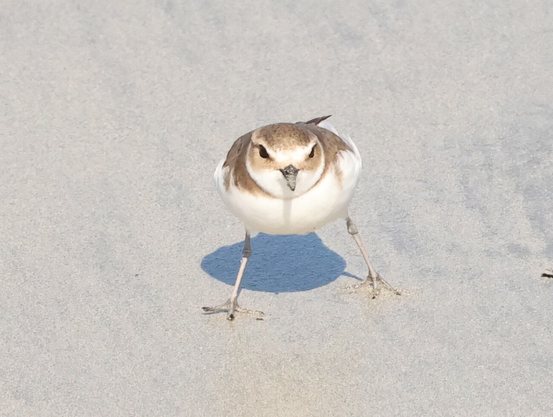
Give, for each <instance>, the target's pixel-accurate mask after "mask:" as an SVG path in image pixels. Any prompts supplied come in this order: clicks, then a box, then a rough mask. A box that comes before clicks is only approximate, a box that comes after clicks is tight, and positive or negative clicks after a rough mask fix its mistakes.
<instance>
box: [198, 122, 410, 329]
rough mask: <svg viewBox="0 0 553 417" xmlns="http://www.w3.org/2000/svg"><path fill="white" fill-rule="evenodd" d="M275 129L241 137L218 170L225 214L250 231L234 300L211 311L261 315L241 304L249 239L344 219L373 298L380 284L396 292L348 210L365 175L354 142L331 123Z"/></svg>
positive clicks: (301, 230)
mask: <svg viewBox="0 0 553 417" xmlns="http://www.w3.org/2000/svg"><path fill="white" fill-rule="evenodd" d="M329 117H330V116H324V117H318V118H316V119H312V120H309V121H308V122H298V123H277V124H272V125H268V126H264V127H261V128H259V129H256V130H254V131H252V132H249V133H246V134H245V135H244V136H242V137H240V138H238V139H237V140H236V142H234V144H233V145H232V147H231V148H230V150H229V152H228V154H227V157H226V159H224V160H222V161H221V162H220V163H219V165H218V166H217V169H216V170H215V183H216V185H217V190H218V191H219V195H220V196H221V199H222V200H223V202H224V203H225V205H226V206H227V208H228V209H229V210H230V211H231V212H232V213H234V215H235V216H236V217H238V218H239V219H240V220H242V222H243V223H244V225H245V226H246V238H245V242H244V249H243V251H242V262H241V264H240V268H239V270H238V275H237V277H236V283H235V285H234V290H233V292H232V295H231V298H230V299H228V300H227V301H226V302H225V303H224V304H222V305H220V306H217V307H203V310H204V311H206V312H211V313H214V312H221V311H226V312H227V318H228V319H229V320H233V319H234V316H235V313H257V314H263V313H262V312H260V311H256V310H247V309H243V308H241V307H240V306H239V305H238V294H239V289H240V282H241V280H242V276H243V274H244V270H245V269H246V264H247V263H248V259H249V257H250V256H251V254H252V250H251V244H250V237H251V235H252V234H257V233H258V232H263V233H267V234H271V235H287V234H307V233H310V232H313V231H315V230H317V229H319V228H321V227H322V226H324V225H325V224H327V223H329V222H332V221H334V220H336V219H339V218H343V219H345V220H346V225H347V229H348V232H349V234H351V235H352V236H353V239H354V240H355V242H356V243H357V246H359V249H360V250H361V253H362V255H363V258H364V259H365V262H366V263H367V267H368V268H369V273H368V276H367V279H366V280H365V281H364V282H363V283H362V284H361V286H365V285H368V286H370V287H371V290H372V292H373V298H374V297H375V296H376V295H377V294H378V291H379V288H378V283H379V282H381V283H383V284H384V285H385V286H386V287H387V288H389V289H390V290H392V291H394V292H395V293H396V294H399V292H398V291H397V290H395V289H393V288H392V287H391V286H390V284H388V283H387V282H386V281H385V280H384V279H382V277H381V276H380V275H379V274H378V273H377V272H376V270H375V269H374V268H373V266H372V265H371V262H370V261H369V256H368V254H367V251H366V250H365V246H364V245H363V242H362V240H361V237H360V236H359V232H358V230H357V226H356V225H355V223H354V222H353V221H352V220H351V218H350V216H349V214H348V206H349V203H350V201H351V199H352V197H353V194H354V191H355V187H356V185H357V183H358V182H359V178H360V176H361V155H360V154H359V150H358V149H357V147H356V146H355V144H354V143H353V141H352V140H351V139H350V138H348V137H347V136H344V135H342V136H340V135H339V134H338V132H337V131H336V129H335V128H334V126H332V125H331V124H330V123H329V122H328V121H327V120H326V119H328V118H329Z"/></svg>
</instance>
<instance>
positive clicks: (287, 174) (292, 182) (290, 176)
mask: <svg viewBox="0 0 553 417" xmlns="http://www.w3.org/2000/svg"><path fill="white" fill-rule="evenodd" d="M280 172H282V175H284V178H285V179H286V184H287V185H288V188H290V189H291V190H292V191H294V190H295V189H296V178H297V176H298V172H299V169H297V168H296V167H295V166H294V165H288V166H287V167H286V168H284V169H281V170H280Z"/></svg>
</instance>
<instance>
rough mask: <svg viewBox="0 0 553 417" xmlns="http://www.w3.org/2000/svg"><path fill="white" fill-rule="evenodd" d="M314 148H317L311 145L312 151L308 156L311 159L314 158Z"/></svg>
mask: <svg viewBox="0 0 553 417" xmlns="http://www.w3.org/2000/svg"><path fill="white" fill-rule="evenodd" d="M316 147H317V145H313V149H311V153H310V154H309V157H310V158H313V157H314V156H315V148H316Z"/></svg>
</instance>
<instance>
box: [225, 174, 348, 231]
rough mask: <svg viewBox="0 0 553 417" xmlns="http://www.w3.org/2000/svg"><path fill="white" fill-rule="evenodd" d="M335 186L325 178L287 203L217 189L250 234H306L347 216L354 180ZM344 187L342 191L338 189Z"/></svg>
mask: <svg viewBox="0 0 553 417" xmlns="http://www.w3.org/2000/svg"><path fill="white" fill-rule="evenodd" d="M348 183H349V184H339V183H338V181H337V180H336V178H335V177H334V176H333V175H327V176H325V178H323V179H322V180H321V181H320V182H319V183H318V184H317V185H316V186H315V187H313V188H312V189H311V190H309V191H308V192H306V193H305V194H303V195H301V196H300V197H297V198H294V199H291V200H281V199H275V198H268V197H266V196H264V195H260V194H258V195H252V194H249V193H247V192H244V191H242V190H240V189H237V188H235V187H234V185H233V184H231V186H230V187H229V189H228V190H225V189H224V187H217V189H218V190H219V194H220V195H221V199H222V200H223V202H224V203H225V205H226V206H227V207H228V208H229V209H230V211H232V213H234V214H235V215H236V217H238V218H239V219H240V220H242V221H243V222H244V224H245V226H246V229H247V230H248V231H249V232H250V233H255V232H263V233H267V234H271V235H287V234H306V233H310V232H313V231H314V230H317V229H319V228H321V227H322V226H324V225H325V224H327V223H329V222H331V221H334V220H336V219H338V218H340V217H342V218H345V217H346V216H347V208H348V205H349V203H350V201H351V199H352V197H353V193H354V189H355V185H356V183H357V179H355V181H348ZM344 185H349V186H346V187H345V188H342V187H343V186H344Z"/></svg>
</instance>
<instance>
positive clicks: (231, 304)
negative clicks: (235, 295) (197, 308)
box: [202, 298, 265, 321]
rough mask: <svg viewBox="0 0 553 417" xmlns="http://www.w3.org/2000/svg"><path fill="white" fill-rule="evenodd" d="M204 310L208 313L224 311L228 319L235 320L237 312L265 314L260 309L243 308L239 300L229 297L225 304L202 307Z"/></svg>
mask: <svg viewBox="0 0 553 417" xmlns="http://www.w3.org/2000/svg"><path fill="white" fill-rule="evenodd" d="M202 310H203V311H205V312H206V313H210V314H214V313H221V312H223V311H226V312H227V320H230V321H232V320H234V317H235V314H236V313H246V314H253V315H257V316H263V315H265V313H263V312H262V311H259V310H248V309H245V308H242V307H240V306H239V305H238V302H237V301H236V300H234V301H231V299H230V298H229V299H228V300H227V301H226V302H225V303H224V304H221V305H219V306H217V307H202Z"/></svg>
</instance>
